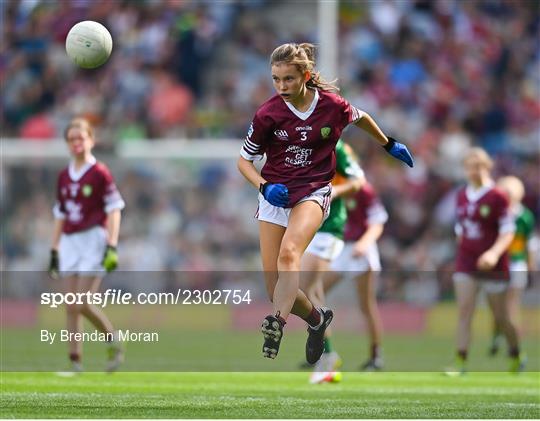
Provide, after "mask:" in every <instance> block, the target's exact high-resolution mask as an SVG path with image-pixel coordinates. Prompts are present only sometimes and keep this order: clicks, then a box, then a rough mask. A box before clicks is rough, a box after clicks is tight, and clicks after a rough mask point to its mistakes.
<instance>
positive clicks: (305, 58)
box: [238, 43, 413, 363]
mask: <svg viewBox="0 0 540 421" xmlns="http://www.w3.org/2000/svg"><path fill="white" fill-rule="evenodd" d="M314 56H315V48H314V46H313V45H311V44H292V43H291V44H284V45H281V46H279V47H278V48H276V49H275V50H274V51H273V53H272V55H271V57H270V65H271V75H272V80H273V82H274V88H275V89H276V92H277V93H276V95H274V96H273V97H272V98H270V99H269V100H267V101H266V102H265V103H264V104H263V105H261V106H260V107H259V109H258V111H257V112H256V113H255V117H254V118H253V121H252V123H251V126H250V128H249V131H248V134H247V136H246V139H245V141H244V144H243V146H242V149H241V152H240V155H241V156H240V158H239V160H238V169H239V170H240V172H241V173H242V174H243V175H244V177H245V178H246V179H247V180H248V181H249V182H250V183H251V184H252V185H253V186H254V187H256V188H257V189H258V190H259V193H260V194H259V207H258V211H257V214H256V218H257V219H258V220H259V235H260V247H261V257H262V265H263V270H264V274H265V282H266V290H267V293H268V297H269V299H270V301H271V302H272V303H273V308H274V309H273V312H272V314H270V315H268V316H267V317H265V318H264V320H263V322H262V333H263V336H264V344H263V349H262V351H263V356H265V357H268V358H275V357H276V355H277V353H278V351H279V345H280V343H281V339H282V337H283V327H284V326H285V323H286V321H287V318H288V317H289V314H290V313H293V314H295V315H297V316H298V317H300V318H302V319H303V320H305V321H306V322H307V323H308V326H309V327H308V339H307V343H306V360H307V362H308V363H315V362H316V361H317V360H318V359H319V358H320V356H321V354H322V352H323V348H324V346H323V338H324V331H325V330H326V328H327V326H328V325H329V324H330V322H331V320H332V317H333V313H332V311H331V310H330V309H328V308H316V307H314V305H313V304H312V302H311V301H310V300H309V299H308V297H307V296H306V294H305V293H304V292H303V291H302V290H300V289H299V278H300V273H299V271H300V259H301V257H302V255H303V253H304V250H305V249H306V247H307V246H308V244H309V243H310V242H311V240H312V238H313V236H314V235H315V233H316V232H317V230H318V229H319V227H320V226H321V224H322V222H323V220H324V218H325V217H326V216H327V214H328V209H329V204H330V197H331V186H330V182H331V180H332V178H333V176H334V173H335V167H336V157H335V146H336V143H337V141H338V139H339V137H340V136H341V133H342V131H343V129H344V128H345V127H346V126H347V125H349V124H351V123H352V124H355V125H356V126H358V127H360V128H361V129H363V130H365V131H366V132H368V133H369V134H370V135H371V136H372V137H374V138H375V139H376V140H377V142H378V143H379V144H380V145H381V146H383V147H384V148H385V149H386V150H387V151H388V152H389V153H390V154H391V155H392V156H394V157H396V158H397V159H400V160H402V161H404V162H405V163H407V164H408V165H409V166H412V165H413V160H412V156H411V155H410V153H409V151H408V150H407V148H406V147H405V146H404V145H403V144H401V143H399V142H397V141H396V140H394V139H392V138H388V137H386V136H385V135H384V133H383V132H382V131H381V129H380V128H379V127H378V126H377V124H376V123H375V122H374V121H373V119H372V118H371V117H370V116H369V115H367V114H366V113H364V112H363V111H360V110H359V109H358V108H356V107H354V106H352V105H351V104H349V103H348V102H347V101H346V100H345V99H344V98H342V97H341V96H339V95H338V94H336V93H335V91H337V88H336V87H335V86H334V85H333V84H331V83H328V82H326V81H325V80H324V79H323V78H322V77H321V76H320V74H319V72H317V71H315V58H314ZM333 91H334V92H333ZM264 155H266V163H265V164H264V167H263V168H262V171H261V173H259V171H258V170H257V168H256V167H255V165H254V164H253V161H255V160H260V159H262V158H263V156H264Z"/></svg>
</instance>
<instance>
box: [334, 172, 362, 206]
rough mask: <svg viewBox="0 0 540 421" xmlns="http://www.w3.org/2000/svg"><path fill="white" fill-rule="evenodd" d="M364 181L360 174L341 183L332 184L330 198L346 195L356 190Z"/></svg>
mask: <svg viewBox="0 0 540 421" xmlns="http://www.w3.org/2000/svg"><path fill="white" fill-rule="evenodd" d="M365 183H366V178H365V177H363V176H362V177H355V178H351V179H349V180H347V181H346V182H345V183H343V184H338V185H337V186H332V200H333V199H335V198H336V197H341V196H347V195H348V194H350V193H355V192H357V191H358V190H360V189H361V188H362V186H363V185H364V184H365Z"/></svg>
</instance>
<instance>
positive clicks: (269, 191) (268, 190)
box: [259, 183, 289, 208]
mask: <svg viewBox="0 0 540 421" xmlns="http://www.w3.org/2000/svg"><path fill="white" fill-rule="evenodd" d="M259 191H260V192H261V194H262V195H263V196H264V198H265V199H266V200H268V202H270V204H271V205H274V206H277V207H280V208H284V207H285V206H287V203H289V190H288V189H287V186H286V185H285V184H272V183H264V184H261V186H260V187H259Z"/></svg>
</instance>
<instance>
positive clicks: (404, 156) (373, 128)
mask: <svg viewBox="0 0 540 421" xmlns="http://www.w3.org/2000/svg"><path fill="white" fill-rule="evenodd" d="M354 124H355V125H356V127H359V128H360V129H362V130H364V131H365V132H367V133H369V134H370V135H371V136H372V137H373V138H374V139H375V140H376V141H377V142H378V143H379V145H381V146H382V147H383V148H384V149H386V151H387V152H388V153H389V154H390V155H392V156H393V157H394V158H397V159H399V160H400V161H403V162H405V163H406V164H407V165H408V166H409V167H411V168H412V167H413V166H414V159H413V157H412V155H411V153H410V152H409V150H408V149H407V146H405V145H404V144H402V143H400V142H398V141H397V140H396V139H394V138H392V137H387V136H386V135H385V134H384V133H383V132H382V130H381V129H380V128H379V126H378V125H377V123H375V120H373V119H372V118H371V116H370V115H369V114H366V113H364V114H363V115H362V118H360V120H358V121H357V122H356V123H354Z"/></svg>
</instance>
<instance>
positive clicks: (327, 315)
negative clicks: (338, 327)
mask: <svg viewBox="0 0 540 421" xmlns="http://www.w3.org/2000/svg"><path fill="white" fill-rule="evenodd" d="M319 312H320V313H321V323H319V326H316V327H311V326H308V329H307V330H308V338H307V341H306V361H307V362H308V363H311V364H314V363H316V362H317V361H318V360H319V358H321V355H322V353H323V351H324V331H325V330H326V328H327V327H328V325H329V324H330V322H332V318H333V317H334V313H333V312H332V310H330V309H329V308H326V307H321V308H320V309H319Z"/></svg>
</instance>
